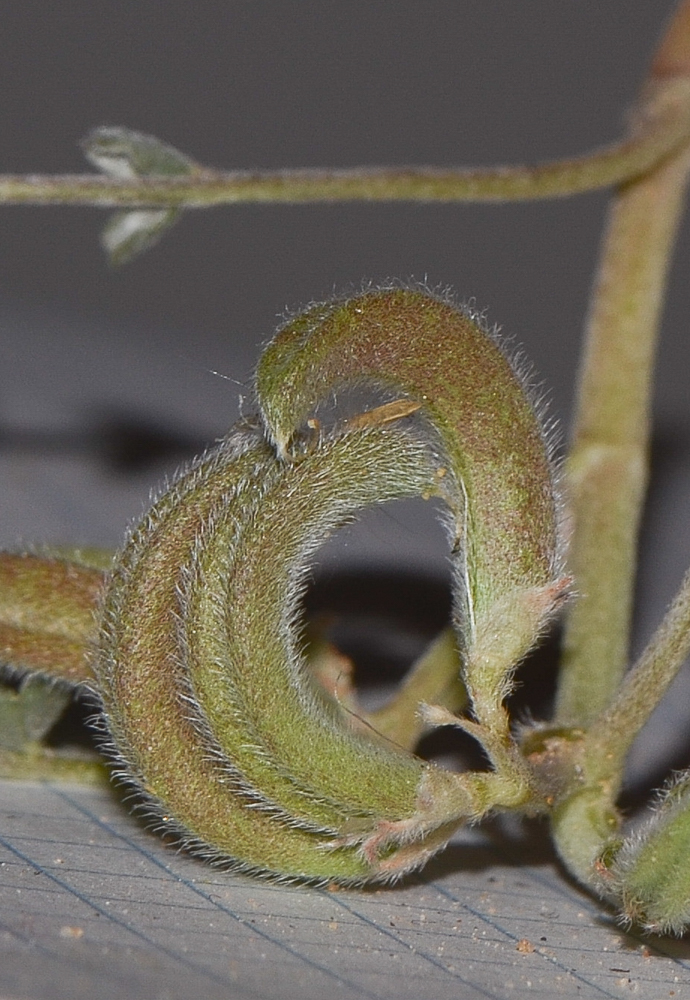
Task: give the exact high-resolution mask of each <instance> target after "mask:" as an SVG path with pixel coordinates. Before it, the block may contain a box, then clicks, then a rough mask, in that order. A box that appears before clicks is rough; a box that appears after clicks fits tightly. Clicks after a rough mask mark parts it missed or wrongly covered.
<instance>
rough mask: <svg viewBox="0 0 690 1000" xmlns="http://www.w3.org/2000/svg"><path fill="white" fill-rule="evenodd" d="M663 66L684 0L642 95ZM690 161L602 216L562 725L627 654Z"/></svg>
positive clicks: (671, 55) (687, 46)
mask: <svg viewBox="0 0 690 1000" xmlns="http://www.w3.org/2000/svg"><path fill="white" fill-rule="evenodd" d="M670 73H674V74H675V73H677V74H681V73H684V74H686V76H687V77H688V78H690V4H689V3H687V2H686V3H684V4H682V5H681V8H679V11H678V13H677V15H676V18H675V20H674V21H673V22H672V24H671V28H670V31H669V34H668V35H667V37H666V38H665V39H664V41H663V42H662V46H661V49H660V51H659V53H657V57H656V59H655V61H654V63H653V66H652V82H651V85H650V84H647V87H646V88H645V98H644V99H645V100H647V101H648V100H650V93H651V100H652V101H653V100H654V99H655V98H654V90H653V88H654V85H655V81H656V80H657V79H666V78H667V76H668V74H670ZM650 86H651V88H652V89H651V90H650ZM689 169H690V151H689V150H688V148H687V147H686V148H685V149H683V150H682V151H680V152H679V153H678V154H677V155H675V156H674V157H672V158H671V159H669V160H667V161H666V162H664V163H662V164H661V165H659V166H658V167H657V168H655V169H654V170H653V171H651V172H650V173H649V174H648V175H646V176H645V177H642V178H640V179H638V180H636V181H633V182H630V183H628V184H626V185H625V186H623V187H622V188H621V189H620V190H619V191H618V193H617V195H616V197H615V199H614V202H613V205H612V208H611V212H610V216H609V220H608V226H607V232H606V234H605V238H604V245H603V252H602V256H601V261H600V265H599V272H598V277H597V280H596V283H595V289H594V296H593V301H592V305H591V308H590V315H589V319H588V323H587V331H586V350H585V356H584V363H583V368H582V372H581V378H580V389H579V402H578V411H577V418H576V424H575V433H574V441H573V446H572V451H571V455H570V459H569V462H568V467H567V472H568V485H569V489H570V497H569V499H570V501H571V504H572V512H573V521H574V533H573V537H572V542H571V555H570V569H571V571H572V572H573V574H574V577H575V580H576V581H577V591H578V594H579V597H578V599H577V600H576V601H575V602H574V603H573V606H572V609H571V611H570V614H569V616H568V621H567V627H566V633H565V645H564V656H563V665H562V674H561V681H560V687H559V693H558V701H557V713H556V721H557V722H558V723H560V724H563V725H576V726H583V727H587V726H588V725H589V724H590V723H592V722H593V721H594V720H595V719H596V718H597V717H598V716H599V715H600V713H601V712H602V711H603V710H604V709H605V708H606V706H607V705H608V704H609V703H610V701H611V699H612V697H613V696H614V694H615V692H616V690H617V689H618V686H619V684H620V681H621V678H622V676H623V674H624V671H625V669H626V666H627V662H628V644H629V630H630V617H631V608H632V596H633V584H634V574H635V563H636V554H637V534H638V527H639V520H640V512H641V508H642V503H643V500H644V494H645V488H646V484H647V453H648V447H649V435H650V398H651V386H652V375H653V366H654V359H655V349H656V341H657V333H658V328H659V321H660V316H661V309H662V304H663V296H664V292H665V288H666V280H667V273H668V266H669V261H670V255H671V251H672V248H673V243H674V239H675V235H676V231H677V228H678V223H679V219H680V214H681V211H682V207H683V199H684V194H685V189H686V185H687V177H688V171H689ZM654 695H655V692H653V691H650V692H648V697H649V698H654Z"/></svg>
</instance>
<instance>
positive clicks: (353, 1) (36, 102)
mask: <svg viewBox="0 0 690 1000" xmlns="http://www.w3.org/2000/svg"><path fill="white" fill-rule="evenodd" d="M673 6H674V5H673V3H671V2H666V0H657V2H655V3H649V2H638V3H625V4H624V3H622V2H616V3H607V4H602V3H601V2H599V0H578V2H572V0H571V2H563V3H558V4H555V3H553V0H530V2H529V3H526V4H525V3H523V4H516V3H514V2H513V0H492V2H488V3H487V2H478V0H464V2H463V0H430V2H428V3H424V4H422V3H413V2H410V0H406V2H398V3H392V2H385V0H384V2H371V0H370V2H366V3H365V2H362V0H348V2H347V3H337V2H334V0H321V2H315V0H300V2H296V0H289V2H284V3H278V2H275V0H273V2H268V0H252V2H249V0H246V2H238V0H229V2H225V3H222V4H221V3H212V2H204V0H200V2H197V3H194V4H185V3H172V4H160V3H155V4H154V3H152V2H149V0H140V2H139V3H137V4H122V3H118V4H115V3H103V4H98V5H93V4H92V3H87V2H86V0H67V2H65V3H63V4H61V5H59V6H57V5H55V6H54V5H46V4H39V3H35V2H22V3H20V2H19V0H4V3H3V4H2V12H1V13H0V136H1V137H2V141H1V143H0V170H1V171H3V172H12V173H21V172H80V171H84V170H85V169H87V168H86V167H85V164H84V161H83V159H82V156H81V154H80V151H79V148H78V145H77V143H78V140H79V139H80V138H81V137H82V136H83V135H84V134H85V133H86V132H87V131H88V130H89V129H91V128H92V127H94V126H96V125H101V124H111V125H126V126H129V127H131V128H135V129H138V130H141V131H144V132H150V133H153V134H154V135H157V136H159V137H160V138H162V139H164V140H166V141H168V142H170V143H172V144H173V145H174V146H177V147H178V148H179V149H181V150H183V151H185V152H187V153H189V154H190V155H192V156H194V157H195V158H197V159H198V160H199V161H201V162H202V163H207V164H209V165H212V166H218V167H226V168H233V167H237V168H251V167H272V168H279V167H297V166H329V165H330V166H352V165H356V164H407V163H409V164H424V163H430V164H435V165H439V166H442V165H453V164H468V165H469V164H482V163H495V162H517V161H537V160H541V159H544V158H550V157H557V156H562V155H566V154H574V153H578V152H582V151H584V150H587V149H590V148H592V147H594V146H597V145H599V144H602V143H605V142H607V141H610V140H612V139H613V138H615V137H616V136H618V135H619V134H620V132H621V130H622V127H623V124H622V123H623V120H624V119H623V116H624V109H625V106H626V104H627V103H629V102H630V101H631V100H632V98H633V96H634V94H635V91H636V88H637V85H638V82H639V81H640V79H641V78H642V76H643V74H644V71H645V66H646V63H647V60H648V56H649V53H650V51H651V48H652V46H653V44H654V40H655V38H656V37H657V35H658V33H659V31H660V29H661V26H662V24H663V22H664V20H665V18H666V17H667V16H668V14H669V12H670V11H671V9H672V8H673ZM605 205H606V196H605V195H593V196H586V197H580V198H577V199H569V200H564V201H559V202H555V203H545V204H523V205H513V206H500V207H499V206H483V207H481V206H480V207H478V206H466V205H457V206H443V205H335V206H324V205H317V206H301V207H289V206H239V207H232V208H223V209H214V210H210V211H196V212H191V213H189V214H188V215H187V216H186V217H184V218H183V219H182V221H181V223H180V224H179V225H178V226H177V227H176V228H175V229H174V230H173V231H171V232H170V233H169V234H168V235H167V236H166V238H165V239H164V240H163V242H162V243H161V244H160V245H159V246H158V247H156V248H155V249H153V250H152V251H150V252H149V253H147V254H146V255H145V256H144V257H142V258H140V259H138V260H136V261H134V262H133V263H131V264H129V265H127V266H125V267H123V268H122V269H120V270H113V269H111V268H110V267H109V266H108V265H107V263H106V260H105V258H104V255H103V253H102V252H101V250H100V248H99V246H98V234H99V231H100V229H101V227H102V225H103V223H104V221H105V218H106V213H104V212H102V211H99V210H94V209H87V208H65V209H59V208H28V207H7V208H0V219H1V228H0V470H1V471H0V499H1V503H0V542H1V543H2V544H4V545H10V546H15V545H17V544H19V543H21V542H37V541H45V542H48V541H61V542H68V543H75V544H79V543H86V542H90V543H95V544H100V545H107V546H114V545H117V544H118V542H119V540H120V538H121V536H122V532H123V530H124V527H125V525H126V524H127V523H128V522H129V521H130V520H131V518H133V517H135V516H137V515H138V514H139V513H140V512H141V510H142V508H143V505H144V504H145V502H146V500H147V497H148V495H149V491H150V489H151V487H152V486H153V485H155V484H156V483H157V482H158V481H160V480H161V478H162V477H163V476H164V475H165V474H166V473H168V472H170V471H172V470H173V469H174V468H175V467H176V465H178V464H179V462H180V461H181V460H183V459H184V458H185V457H188V456H189V455H191V454H194V453H195V452H197V451H199V450H200V449H201V448H202V447H203V446H204V443H206V442H208V441H211V440H212V439H214V438H215V437H217V436H219V435H220V434H222V433H223V432H224V431H225V430H226V429H227V427H228V426H229V424H230V423H232V422H233V421H234V420H235V419H236V418H237V415H238V413H239V408H240V405H241V404H240V397H241V396H242V397H244V398H245V403H244V406H245V409H248V408H250V407H251V401H250V400H251V374H252V370H253V366H254V364H255V361H256V358H257V354H258V351H259V349H260V346H261V344H262V343H263V342H264V341H265V340H266V339H267V338H268V337H269V335H270V334H271V331H272V330H273V329H274V327H275V325H276V322H277V317H278V316H279V315H280V314H281V313H282V312H283V311H284V310H285V309H286V308H290V309H293V308H295V307H298V306H300V305H302V304H305V303H307V302H309V301H311V300H314V299H319V298H322V297H324V296H328V295H329V294H330V293H331V291H332V290H333V289H338V290H340V289H343V288H344V287H347V286H353V285H354V286H357V285H359V283H360V282H361V281H362V280H371V281H374V282H376V281H381V280H385V279H387V278H391V277H395V278H402V279H408V278H413V279H417V280H427V281H428V282H429V283H431V284H437V283H440V284H443V285H450V286H452V288H453V289H455V291H456V293H457V296H458V297H459V298H460V299H465V300H466V299H470V298H472V299H473V300H474V301H475V302H476V305H477V306H478V307H480V308H482V309H486V310H487V316H488V319H489V321H490V322H492V323H498V324H500V325H501V326H502V328H503V331H504V332H505V333H506V334H507V335H509V336H510V337H512V338H514V339H515V341H516V343H518V344H521V345H523V347H524V349H525V352H526V354H527V356H528V357H529V358H530V359H531V360H532V361H533V363H534V366H535V369H536V371H537V373H538V376H539V378H540V379H543V382H544V385H545V386H546V387H547V388H548V392H549V396H550V398H551V400H552V412H553V413H554V414H555V415H556V416H558V417H559V419H560V420H561V422H562V425H563V428H564V430H565V431H566V432H567V428H568V423H569V414H570V411H571V405H572V400H573V383H574V373H575V368H576V364H577V360H576V359H577V355H578V345H579V338H580V330H581V326H582V321H583V316H584V311H585V307H586V301H587V294H588V289H589V285H590V279H591V275H592V271H593V267H594V262H595V256H596V252H597V245H598V240H599V235H600V231H601V225H602V219H603V213H604V210H605ZM689 236H690V228H689V227H688V225H687V224H686V225H685V227H684V230H683V232H682V235H681V242H680V246H679V251H678V254H677V257H676V263H675V267H674V271H673V276H672V282H671V292H670V298H669V304H668V308H667V311H666V315H665V320H664V333H663V340H662V345H661V351H660V361H659V383H658V390H657V396H656V431H655V443H654V453H653V471H654V481H653V485H652V490H651V494H650V503H649V509H648V512H647V516H646V521H645V527H644V538H643V558H642V567H641V574H640V585H639V591H640V606H639V615H638V619H637V625H636V632H635V645H636V648H637V649H639V648H640V644H641V643H642V642H643V640H644V638H645V636H647V635H648V634H649V632H650V630H651V629H652V628H653V627H654V625H655V623H656V622H657V621H658V619H659V617H660V615H661V613H662V610H663V608H664V606H665V605H666V603H667V602H668V600H669V599H670V597H671V596H672V594H673V592H674V590H675V588H676V586H677V585H678V583H679V581H680V578H681V576H682V574H683V572H684V570H685V568H686V566H687V564H688V563H690V532H688V530H687V523H688V521H687V518H688V510H690V489H689V486H690V394H689V393H688V389H687V373H688V358H689V356H690V355H689V347H688V343H687V326H688V322H687V317H688V314H689V313H690V283H689V282H688V281H687V275H686V269H687V260H688V238H689ZM214 372H219V373H221V374H222V375H224V376H227V378H221V377H219V376H218V375H217V374H214ZM420 516H421V515H420V514H419V512H418V511H417V510H410V509H407V508H406V509H404V510H401V511H394V512H391V513H388V514H385V515H383V516H381V517H379V518H376V519H367V521H366V524H365V526H364V527H363V528H361V529H360V530H359V531H358V532H352V531H351V532H349V533H348V535H347V536H346V538H345V540H344V542H341V544H340V547H339V551H338V554H334V555H333V556H332V557H329V558H330V559H331V560H332V562H329V563H328V565H331V566H332V567H335V568H332V569H331V570H330V572H331V574H337V573H341V574H343V573H347V572H349V571H350V569H351V568H353V567H354V568H356V569H357V570H358V571H360V570H361V569H362V566H363V565H364V567H365V568H366V569H368V570H375V569H376V568H377V567H378V568H383V569H385V570H386V572H388V571H389V570H391V569H395V568H396V567H397V568H398V570H400V569H404V570H406V571H410V570H413V571H414V572H416V573H418V574H421V576H422V577H424V579H427V580H430V581H433V580H437V579H439V578H442V576H443V573H444V562H443V560H444V552H443V545H442V540H441V539H440V536H439V534H438V532H437V531H436V529H435V528H434V526H433V525H432V524H431V522H430V521H429V520H428V519H426V518H424V517H422V520H421V521H420V520H419V517H420ZM323 562H324V563H325V562H326V556H324V559H323ZM689 692H690V683H689V682H688V681H687V680H685V681H680V682H679V683H678V686H677V689H676V691H675V693H674V696H673V698H671V699H670V701H669V707H668V709H667V712H666V715H665V716H664V719H663V722H662V723H660V724H658V725H657V726H656V727H654V728H653V729H650V732H649V733H648V734H647V735H646V737H645V739H644V740H643V742H642V743H641V749H640V750H639V752H638V754H637V756H636V758H635V766H636V767H637V769H638V771H639V772H640V773H643V774H648V775H652V774H653V773H654V771H655V768H656V766H657V765H659V764H660V763H663V762H668V761H673V762H682V761H685V762H686V763H687V760H688V757H689V756H690V753H689V751H688V747H687V745H684V746H680V743H682V742H683V733H684V732H685V731H686V730H687V723H686V722H685V719H686V717H687V709H686V706H687V704H688V694H689ZM678 741H680V743H678Z"/></svg>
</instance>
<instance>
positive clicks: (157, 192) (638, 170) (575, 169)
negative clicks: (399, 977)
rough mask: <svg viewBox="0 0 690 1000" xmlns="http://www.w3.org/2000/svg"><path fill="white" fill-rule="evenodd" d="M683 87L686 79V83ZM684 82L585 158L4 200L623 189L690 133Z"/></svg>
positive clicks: (13, 189) (241, 176)
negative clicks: (625, 130)
mask: <svg viewBox="0 0 690 1000" xmlns="http://www.w3.org/2000/svg"><path fill="white" fill-rule="evenodd" d="M683 82H684V81H683ZM676 83H677V81H671V82H670V83H665V84H664V85H663V91H664V98H663V100H659V101H657V104H656V109H655V111H654V113H653V114H645V115H644V116H642V117H640V119H639V120H638V121H637V122H636V123H635V127H634V129H633V130H632V134H631V135H630V136H628V137H626V138H625V139H624V140H622V141H620V142H618V143H615V144H613V145H611V146H607V147H604V148H603V149H600V150H597V151H594V152H592V153H590V154H588V155H586V156H580V157H574V158H571V159H564V160H557V161H553V162H549V163H544V164H539V165H536V166H510V167H505V166H499V167H489V168H479V169H443V168H437V167H402V168H397V167H391V168H388V167H354V168H352V169H346V170H322V169H313V170H312V169H308V170H266V171H246V170H238V171H228V172H222V171H214V170H208V169H205V168H201V169H200V170H199V172H198V173H197V174H194V175H191V176H183V177H163V176H160V177H142V178H140V179H137V180H131V181H130V180H120V179H118V178H113V177H108V176H99V175H97V174H65V175H33V174H32V175H10V174H8V175H0V203H5V204H33V205H68V204H72V205H91V206H97V207H101V208H114V207H119V208H137V207H149V208H151V207H161V206H165V207H176V206H177V207H184V208H209V207H212V206H214V205H230V204H237V203H240V202H292V203H297V202H332V201H446V202H453V201H522V200H529V199H534V198H554V197H562V196H566V195H573V194H578V193H581V192H583V191H591V190H594V189H596V188H602V187H607V186H609V185H612V184H620V183H621V182H622V181H624V180H627V179H629V178H631V177H637V176H640V175H641V174H644V173H645V172H646V171H647V170H649V169H650V168H651V167H652V166H653V165H654V164H656V163H658V162H659V161H660V160H662V159H664V158H666V157H667V156H669V155H670V154H672V153H673V152H674V150H676V149H677V148H678V147H679V146H681V145H682V144H683V143H684V142H685V141H686V140H687V139H688V136H689V135H690V113H688V108H687V102H686V101H685V100H684V99H683V96H684V95H683V94H680V95H679V94H677V93H676V91H677V90H678V88H677V87H676Z"/></svg>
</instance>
